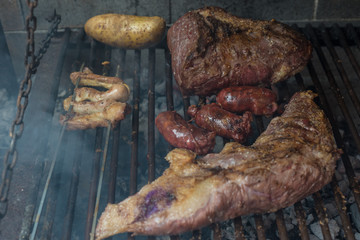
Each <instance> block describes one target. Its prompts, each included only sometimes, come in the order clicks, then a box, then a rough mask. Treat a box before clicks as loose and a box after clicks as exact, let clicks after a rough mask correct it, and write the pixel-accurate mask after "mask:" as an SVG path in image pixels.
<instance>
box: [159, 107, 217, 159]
mask: <svg viewBox="0 0 360 240" xmlns="http://www.w3.org/2000/svg"><path fill="white" fill-rule="evenodd" d="M155 125H156V127H157V128H158V130H159V132H160V134H161V135H162V136H163V137H164V138H165V140H166V141H167V142H169V144H171V145H172V146H174V147H178V148H186V149H189V150H192V151H194V152H195V153H197V154H199V155H204V154H206V153H208V152H210V151H212V149H213V148H214V146H215V137H216V134H215V133H214V132H209V131H207V130H205V129H201V128H199V127H197V126H195V125H193V124H191V123H189V122H187V121H185V119H183V118H182V116H181V115H180V114H178V113H177V112H175V111H166V112H162V113H160V114H159V115H158V116H157V117H156V119H155Z"/></svg>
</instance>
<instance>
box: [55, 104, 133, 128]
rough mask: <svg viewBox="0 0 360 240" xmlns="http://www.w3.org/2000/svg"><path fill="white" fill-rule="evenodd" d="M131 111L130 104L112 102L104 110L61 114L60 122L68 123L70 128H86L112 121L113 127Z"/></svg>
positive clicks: (67, 126) (104, 125)
mask: <svg viewBox="0 0 360 240" xmlns="http://www.w3.org/2000/svg"><path fill="white" fill-rule="evenodd" d="M129 112H130V106H129V105H128V104H127V103H122V102H112V103H110V105H107V106H106V107H105V108H104V109H103V110H102V111H99V112H91V113H87V114H72V113H70V114H69V115H61V116H60V123H61V124H65V123H66V129H68V130H85V129H90V128H97V127H107V126H108V125H109V123H111V126H112V127H115V126H116V124H117V123H118V122H119V121H121V120H123V119H124V118H125V116H126V115H127V114H128V113H129Z"/></svg>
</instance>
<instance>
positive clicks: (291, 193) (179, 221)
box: [96, 91, 341, 239]
mask: <svg viewBox="0 0 360 240" xmlns="http://www.w3.org/2000/svg"><path fill="white" fill-rule="evenodd" d="M315 96H316V95H315V94H314V93H312V92H311V91H307V92H299V93H296V94H295V95H294V96H293V97H292V99H291V100H290V102H289V104H288V105H287V106H286V109H285V111H284V113H283V114H282V116H280V117H276V118H274V119H273V120H272V121H271V122H270V124H269V126H268V127H267V129H266V130H265V132H263V133H262V134H261V135H260V136H259V137H258V139H257V140H256V141H255V143H254V144H253V145H251V146H243V145H241V144H240V143H236V142H231V143H227V144H226V145H225V147H224V149H223V150H222V151H221V152H220V153H212V154H208V155H206V156H204V157H202V158H199V159H196V155H195V153H193V152H191V151H189V150H185V149H179V148H177V149H174V150H172V151H171V152H170V153H168V155H167V156H166V159H167V160H168V161H169V162H170V167H169V168H168V169H167V170H166V171H165V172H164V173H163V175H162V176H161V177H159V178H158V179H157V180H155V181H154V182H152V183H151V184H148V185H146V186H144V187H143V188H142V189H141V190H140V191H139V192H138V193H137V194H135V195H133V196H130V197H129V198H127V199H125V200H124V201H123V202H121V203H118V204H109V205H108V206H107V207H106V209H105V211H104V212H103V213H102V215H101V217H100V220H99V222H98V225H97V229H96V237H97V239H103V238H105V237H108V236H111V235H114V234H117V233H121V232H133V233H134V234H147V235H162V234H178V233H181V232H184V231H189V230H192V229H198V228H200V227H203V226H205V225H207V224H210V223H212V222H216V221H223V220H226V219H231V218H234V217H236V216H239V215H245V214H250V213H265V212H273V211H276V210H278V209H280V208H284V207H287V206H290V205H292V204H294V203H295V202H297V201H299V200H301V199H302V198H304V197H306V196H308V195H309V194H311V193H314V192H316V191H318V190H319V189H321V188H322V187H323V186H324V185H325V184H327V183H328V182H329V181H330V180H331V178H332V176H333V173H334V170H335V163H336V160H337V159H338V158H339V157H340V154H341V150H340V149H338V148H337V147H336V144H335V141H334V137H333V134H332V129H331V126H330V124H329V122H328V120H327V118H326V116H325V114H324V113H323V111H322V110H321V109H320V108H319V107H318V106H317V105H316V104H315V103H314V102H313V98H314V97H315Z"/></svg>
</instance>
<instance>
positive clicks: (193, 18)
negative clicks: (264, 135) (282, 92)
mask: <svg viewBox="0 0 360 240" xmlns="http://www.w3.org/2000/svg"><path fill="white" fill-rule="evenodd" d="M167 44H168V47H169V50H170V52H171V62H172V68H173V72H174V77H175V80H176V82H177V84H178V86H179V88H180V90H181V91H182V93H183V94H184V95H210V94H214V93H216V92H217V91H219V90H221V89H222V88H225V87H228V86H234V85H236V86H237V85H260V84H265V85H268V84H270V83H276V82H279V81H282V80H285V79H287V78H288V77H289V76H292V75H294V74H295V73H297V72H299V71H301V70H302V69H303V67H304V66H305V65H306V63H307V62H308V60H309V58H310V56H311V51H312V48H311V44H310V42H309V41H308V40H307V39H306V38H305V37H304V36H303V35H301V34H299V33H298V32H296V31H295V30H293V29H291V28H290V27H289V26H287V25H285V24H282V23H279V22H277V21H275V20H272V21H260V20H251V19H244V18H239V17H236V16H233V15H231V14H229V13H227V12H226V11H225V10H223V9H221V8H218V7H206V8H202V9H198V10H194V11H190V12H188V13H186V14H185V15H184V16H182V17H181V18H179V19H178V20H177V21H176V22H175V23H174V24H173V25H172V27H171V28H170V29H169V31H168V34H167Z"/></svg>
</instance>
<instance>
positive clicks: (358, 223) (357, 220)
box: [350, 203, 360, 232]
mask: <svg viewBox="0 0 360 240" xmlns="http://www.w3.org/2000/svg"><path fill="white" fill-rule="evenodd" d="M350 212H351V218H352V220H353V222H354V225H355V227H356V229H357V231H358V232H360V213H359V209H358V207H357V206H356V203H353V204H351V205H350Z"/></svg>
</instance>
